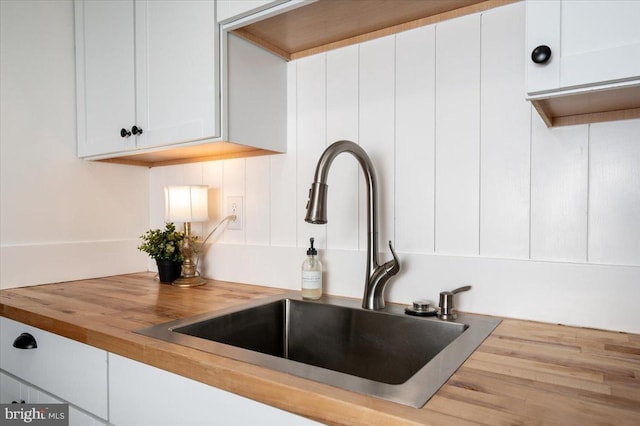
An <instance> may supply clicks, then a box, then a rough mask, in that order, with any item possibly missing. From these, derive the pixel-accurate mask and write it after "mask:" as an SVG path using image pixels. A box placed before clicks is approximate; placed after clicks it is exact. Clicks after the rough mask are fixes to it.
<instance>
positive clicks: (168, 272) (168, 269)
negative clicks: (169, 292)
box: [156, 259, 182, 284]
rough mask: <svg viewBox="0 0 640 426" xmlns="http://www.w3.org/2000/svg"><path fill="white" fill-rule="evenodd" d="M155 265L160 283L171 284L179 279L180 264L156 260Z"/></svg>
mask: <svg viewBox="0 0 640 426" xmlns="http://www.w3.org/2000/svg"><path fill="white" fill-rule="evenodd" d="M156 265H158V276H159V277H160V282H161V283H167V284H171V283H172V282H174V281H175V280H177V279H178V278H180V274H181V273H182V262H174V261H173V260H160V259H156Z"/></svg>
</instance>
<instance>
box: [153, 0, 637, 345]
mask: <svg viewBox="0 0 640 426" xmlns="http://www.w3.org/2000/svg"><path fill="white" fill-rule="evenodd" d="M523 49H524V5H523V4H522V3H516V4H513V5H509V6H504V7H501V8H497V9H493V10H490V11H487V12H484V13H482V14H476V15H472V16H466V17H462V18H458V19H455V20H451V21H447V22H443V23H439V24H437V25H432V26H428V27H422V28H418V29H415V30H412V31H408V32H404V33H400V34H397V35H395V36H389V37H386V38H381V39H377V40H373V41H369V42H366V43H363V44H360V45H356V46H350V47H346V48H344V49H340V50H335V51H331V52H328V53H324V54H319V55H315V56H312V57H307V58H304V59H301V60H298V61H294V62H291V63H290V64H289V77H288V85H289V87H288V89H289V92H288V97H289V105H288V108H289V114H288V120H289V121H288V126H289V133H288V152H287V154H283V155H277V156H271V157H255V158H249V159H236V160H226V161H220V162H211V163H197V164H189V165H180V166H171V167H163V168H156V169H152V171H151V183H150V194H151V195H150V196H151V200H150V205H151V225H152V226H160V225H161V224H162V221H163V218H162V216H161V215H162V212H163V209H162V206H163V200H162V196H163V194H162V186H163V185H166V184H169V183H171V184H180V183H205V184H208V185H209V186H210V187H212V188H216V189H215V190H214V191H212V193H213V194H214V197H213V198H214V201H213V203H212V206H211V207H212V209H211V210H212V213H211V215H210V216H211V219H212V220H211V222H210V223H209V224H207V225H206V226H204V228H203V229H202V231H201V232H206V231H207V230H208V229H211V228H212V227H213V226H214V225H215V223H216V222H217V221H218V220H219V219H220V218H222V217H223V216H224V211H223V203H222V200H224V197H225V196H228V195H242V196H244V197H245V213H246V217H245V226H244V228H243V230H241V231H226V232H225V233H224V235H223V236H221V237H220V238H219V241H218V243H216V244H215V245H214V246H213V247H212V248H211V250H210V251H209V253H207V256H206V260H205V262H204V272H205V274H207V275H208V276H211V277H214V278H218V279H224V280H232V281H243V282H250V283H255V284H266V285H273V286H280V287H285V288H297V287H298V285H299V268H300V264H301V262H302V260H303V258H304V252H305V250H304V249H305V248H306V247H307V243H308V238H309V237H310V236H315V237H316V240H317V242H318V246H319V247H320V248H321V249H322V252H321V253H322V259H323V261H324V263H325V265H326V270H327V272H326V274H325V282H326V288H325V290H326V291H327V292H329V293H331V294H339V295H346V296H354V297H359V296H360V295H361V293H362V282H363V275H364V262H365V253H364V250H365V249H366V234H365V232H366V223H365V209H364V207H363V206H364V198H365V194H364V186H363V179H362V177H361V173H360V171H359V170H358V166H357V163H356V162H355V161H354V159H353V158H352V157H351V156H347V155H345V156H340V157H338V158H337V159H336V161H335V162H334V164H333V166H332V169H331V172H330V175H329V188H330V190H329V202H328V209H329V211H328V214H329V223H328V224H327V225H325V226H318V225H309V224H306V223H305V222H304V220H303V219H304V213H305V211H304V207H305V203H306V199H307V192H308V188H309V185H310V183H311V181H312V178H313V173H314V169H315V164H316V162H317V160H318V158H319V157H320V155H321V153H322V151H323V150H324V148H325V147H326V146H328V145H329V144H330V143H331V142H333V141H335V140H339V139H351V140H354V141H356V142H358V143H360V144H361V145H362V146H363V147H364V148H365V150H366V151H367V152H368V153H369V155H370V156H371V158H372V161H373V163H374V164H375V166H376V170H377V174H378V179H379V188H380V191H381V194H380V224H379V225H380V247H381V249H382V250H383V251H384V253H383V254H382V257H381V261H383V260H386V259H387V258H388V257H389V256H390V255H389V254H388V248H387V243H386V242H387V241H388V240H393V242H394V245H395V248H396V249H397V251H398V252H399V255H400V258H401V260H402V264H403V271H402V273H401V274H400V275H399V276H398V277H396V279H395V280H394V281H393V282H392V284H390V286H389V288H388V299H389V300H392V301H397V302H403V303H405V302H406V303H408V302H410V301H411V300H413V299H417V298H428V299H431V300H434V301H436V302H437V295H438V293H439V292H440V291H441V290H447V289H451V288H454V287H456V286H458V285H461V284H471V285H473V287H474V288H473V289H472V291H471V292H468V293H465V294H464V295H461V297H460V298H459V301H458V304H459V306H460V308H461V309H462V310H467V311H472V312H480V313H487V314H495V315H505V316H511V317H518V318H528V319H536V320H542V321H549V322H560V323H566V324H574V325H581V326H590V327H598V328H607V329H614V330H623V331H634V332H640V313H638V310H637V308H636V306H635V302H634V301H637V300H638V298H639V297H640V120H630V121H621V122H611V123H599V124H592V125H580V126H571V127H563V128H554V129H547V128H546V127H545V126H544V124H543V122H542V120H540V118H539V117H538V115H537V113H535V111H533V110H532V108H531V106H530V105H529V104H528V103H527V102H526V101H525V100H524V58H525V55H524V51H523ZM216 194H217V195H216ZM611 294H616V295H617V296H616V303H617V304H618V306H617V307H616V312H617V313H618V314H617V315H615V316H612V315H608V316H604V315H598V314H596V313H597V312H599V311H601V309H602V307H603V306H604V305H605V302H606V303H609V301H610V295H611Z"/></svg>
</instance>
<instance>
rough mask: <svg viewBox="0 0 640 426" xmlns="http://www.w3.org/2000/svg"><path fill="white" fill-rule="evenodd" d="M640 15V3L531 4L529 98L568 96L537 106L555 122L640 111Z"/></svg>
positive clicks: (565, 0) (573, 0)
mask: <svg viewBox="0 0 640 426" xmlns="http://www.w3.org/2000/svg"><path fill="white" fill-rule="evenodd" d="M639 16H640V2H638V1H614V0H609V1H604V0H593V1H578V0H549V1H547V0H545V1H539V0H538V1H527V40H526V46H527V48H526V55H527V57H526V71H527V97H528V99H531V100H540V99H553V98H564V100H563V101H548V102H544V103H542V104H541V105H540V104H539V105H536V107H537V108H538V110H539V111H540V112H542V113H547V115H549V116H551V118H552V117H558V116H572V115H585V114H593V113H608V112H610V111H614V110H633V109H637V108H638V107H639V106H640V105H638V103H639V102H640V101H637V100H636V101H635V102H634V99H637V96H636V95H637V94H638V87H639V86H640V25H639V24H638V17H639ZM545 50H546V52H545ZM534 52H535V53H534ZM580 94H589V96H590V98H585V97H579V96H578V95H580ZM567 96H573V100H572V99H567V98H566V97H567ZM587 104H591V105H590V106H588V105H587ZM540 107H541V108H542V111H541V108H540ZM589 107H590V108H591V109H589ZM543 118H544V117H543ZM592 118H594V117H592ZM596 118H597V117H596ZM600 118H602V117H600ZM618 118H632V117H629V116H626V117H618ZM594 121H602V120H594ZM587 122H591V121H587ZM547 124H549V123H547ZM566 124H572V123H566Z"/></svg>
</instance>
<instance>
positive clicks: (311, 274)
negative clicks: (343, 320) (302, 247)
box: [302, 237, 322, 300]
mask: <svg viewBox="0 0 640 426" xmlns="http://www.w3.org/2000/svg"><path fill="white" fill-rule="evenodd" d="M313 242H314V238H313V237H311V238H309V243H310V247H309V249H308V250H307V258H306V259H305V260H304V262H302V298H303V299H310V300H317V299H320V297H321V296H322V263H321V262H320V261H319V260H318V258H317V257H316V256H317V255H318V250H316V249H315V247H313Z"/></svg>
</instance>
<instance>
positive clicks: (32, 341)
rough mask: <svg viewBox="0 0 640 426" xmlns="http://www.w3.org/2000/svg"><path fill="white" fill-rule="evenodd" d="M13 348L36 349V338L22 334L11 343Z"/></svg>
mask: <svg viewBox="0 0 640 426" xmlns="http://www.w3.org/2000/svg"><path fill="white" fill-rule="evenodd" d="M13 347H14V348H18V349H35V348H37V347H38V342H36V338H35V337H33V336H32V335H31V334H29V333H22V334H21V335H19V336H18V337H16V340H14V341H13Z"/></svg>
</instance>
